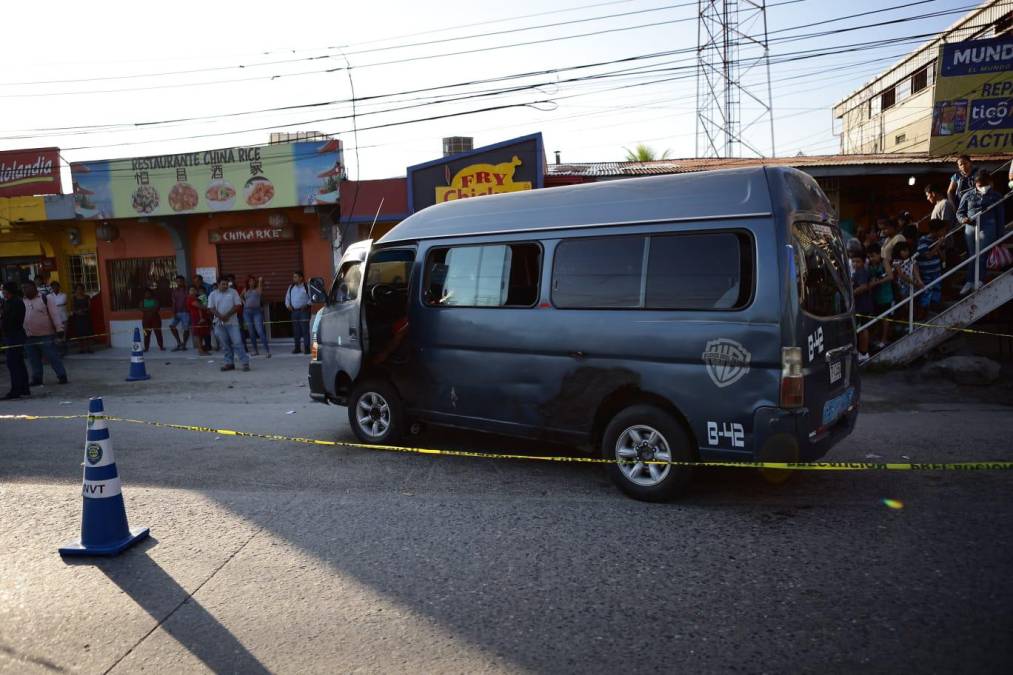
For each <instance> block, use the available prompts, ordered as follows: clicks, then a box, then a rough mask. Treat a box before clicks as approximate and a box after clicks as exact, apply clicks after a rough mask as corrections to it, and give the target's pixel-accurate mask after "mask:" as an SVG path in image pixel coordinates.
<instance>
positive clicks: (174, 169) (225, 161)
mask: <svg viewBox="0 0 1013 675" xmlns="http://www.w3.org/2000/svg"><path fill="white" fill-rule="evenodd" d="M70 168H71V175H72V176H73V179H74V202H75V206H74V210H75V213H76V214H77V217H78V218H94V219H108V218H137V217H140V216H170V215H178V214H186V213H211V212H215V211H253V210H257V209H264V208H277V207H289V206H315V205H330V206H334V205H335V204H337V202H338V194H339V185H340V182H341V179H342V177H343V174H344V168H343V166H342V152H341V142H340V141H338V140H337V139H325V140H321V141H315V142H299V143H278V144H275V145H265V146H250V147H238V148H221V149H217V150H206V151H203V152H187V153H181V154H176V155H157V156H153V157H135V158H131V159H116V160H107V161H97V162H81V163H75V164H72V165H71V167H70Z"/></svg>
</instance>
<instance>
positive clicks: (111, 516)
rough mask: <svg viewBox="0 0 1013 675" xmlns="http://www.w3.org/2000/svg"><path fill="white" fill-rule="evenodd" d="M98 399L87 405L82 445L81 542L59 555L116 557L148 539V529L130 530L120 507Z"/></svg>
mask: <svg viewBox="0 0 1013 675" xmlns="http://www.w3.org/2000/svg"><path fill="white" fill-rule="evenodd" d="M104 413H105V410H104V409H103V406H102V399H101V398H93V399H91V400H90V401H89V402H88V431H87V434H86V436H85V443H84V482H83V486H82V488H81V491H82V494H83V496H84V506H83V511H82V515H81V540H80V541H78V542H76V543H73V544H68V545H67V546H64V547H62V548H61V549H60V555H116V554H117V553H119V552H121V551H123V550H124V549H125V548H127V547H128V546H130V545H131V544H134V543H136V542H138V541H140V540H141V539H144V538H145V537H147V536H148V528H146V527H142V528H137V529H133V530H131V529H130V527H129V526H128V525H127V510H126V507H125V506H124V504H123V492H122V489H121V485H120V474H119V471H118V470H117V469H116V458H115V457H114V456H113V444H112V440H111V439H110V437H109V428H108V426H107V424H106V419H105V415H104Z"/></svg>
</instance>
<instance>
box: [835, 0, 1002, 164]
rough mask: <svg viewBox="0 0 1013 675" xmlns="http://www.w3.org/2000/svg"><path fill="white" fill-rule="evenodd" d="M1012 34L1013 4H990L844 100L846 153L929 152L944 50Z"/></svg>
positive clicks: (838, 119)
mask: <svg viewBox="0 0 1013 675" xmlns="http://www.w3.org/2000/svg"><path fill="white" fill-rule="evenodd" d="M912 11H917V9H912ZM1011 29H1013V0H986V2H983V3H982V4H981V5H980V6H978V7H977V8H975V9H974V10H972V11H971V12H969V13H968V14H965V15H964V16H963V17H961V18H960V20H959V21H957V22H956V23H954V24H953V25H952V26H950V27H949V28H948V29H947V30H945V31H943V32H942V33H940V34H939V35H938V37H936V38H934V39H932V40H931V41H929V42H927V43H925V44H924V45H922V46H920V47H919V48H918V49H916V50H914V51H913V52H911V53H910V54H908V55H907V56H905V57H904V58H903V59H901V60H900V61H898V62H897V63H895V64H894V65H893V66H891V67H890V68H888V69H887V70H884V71H883V72H881V73H880V74H878V75H876V76H875V77H874V78H873V79H871V80H870V81H869V82H867V83H866V84H865V85H863V86H862V88H861V89H858V90H857V91H855V92H853V93H851V94H850V95H848V96H847V97H845V98H844V99H842V100H841V101H839V102H838V103H837V104H836V105H835V106H834V109H833V115H834V120H835V124H836V133H837V135H838V136H840V141H841V146H840V147H841V154H845V155H861V154H866V155H867V154H880V153H920V152H928V150H929V139H930V135H931V131H932V110H933V102H934V97H935V86H936V77H937V74H938V64H937V56H938V53H939V47H940V46H941V45H942V44H946V43H952V42H960V41H964V40H979V39H985V38H993V37H999V36H1003V35H1009V34H1010V33H1011Z"/></svg>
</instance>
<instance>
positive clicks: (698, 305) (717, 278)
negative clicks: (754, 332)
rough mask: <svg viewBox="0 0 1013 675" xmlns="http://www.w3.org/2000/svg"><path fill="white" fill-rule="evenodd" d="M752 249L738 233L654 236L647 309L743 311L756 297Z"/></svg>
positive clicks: (651, 246)
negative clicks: (753, 296) (750, 299)
mask: <svg viewBox="0 0 1013 675" xmlns="http://www.w3.org/2000/svg"><path fill="white" fill-rule="evenodd" d="M752 263H753V255H752V245H751V241H750V239H749V237H748V236H746V235H745V234H738V233H733V232H713V233H699V234H679V235H671V236H668V235H666V236H660V237H651V243H650V256H649V259H648V263H647V291H646V296H645V302H644V305H645V307H647V309H697V310H699V309H703V310H706V309H737V308H740V307H745V306H746V305H747V304H748V303H749V297H750V295H751V294H752V289H753V280H752V276H753V275H752Z"/></svg>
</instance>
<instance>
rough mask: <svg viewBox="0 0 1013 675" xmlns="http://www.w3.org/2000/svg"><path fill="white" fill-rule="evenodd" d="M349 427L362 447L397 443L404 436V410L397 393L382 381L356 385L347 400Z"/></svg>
mask: <svg viewBox="0 0 1013 675" xmlns="http://www.w3.org/2000/svg"><path fill="white" fill-rule="evenodd" d="M348 423H349V424H350V425H351V426H352V431H353V432H354V433H355V437H356V438H358V439H359V440H360V441H362V442H363V443H371V444H376V445H389V444H392V443H396V442H397V441H398V440H400V438H401V436H403V435H404V408H403V406H402V404H401V397H400V396H398V393H397V390H395V389H394V387H393V386H391V385H390V383H388V382H384V381H383V380H369V381H367V382H363V383H361V384H358V385H356V386H355V387H354V388H353V389H352V393H351V395H350V396H349V397H348Z"/></svg>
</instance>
